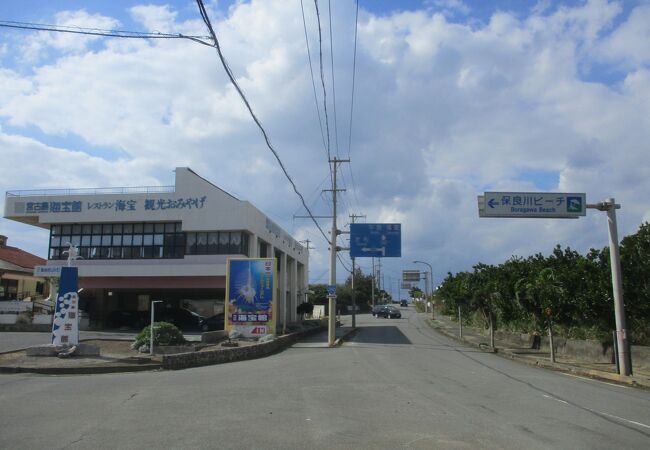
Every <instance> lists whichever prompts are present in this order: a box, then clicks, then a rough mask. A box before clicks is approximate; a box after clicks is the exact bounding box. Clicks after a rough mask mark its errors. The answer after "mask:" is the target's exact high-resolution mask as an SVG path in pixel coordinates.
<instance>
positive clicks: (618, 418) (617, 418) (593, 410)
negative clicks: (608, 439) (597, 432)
mask: <svg viewBox="0 0 650 450" xmlns="http://www.w3.org/2000/svg"><path fill="white" fill-rule="evenodd" d="M542 396H543V397H545V398H548V399H551V400H555V401H558V402H560V403H564V404H566V405H569V402H567V401H564V400H560V399H559V398H556V397H553V396H551V395H546V394H542ZM582 408H584V409H586V410H587V411H590V412H592V413H594V414H599V415H602V416H607V417H611V418H612V419H616V420H620V421H622V422H627V423H631V424H633V425H636V426H639V427H643V428H648V429H650V425H646V424H645V423H641V422H637V421H635V420H630V419H626V418H624V417H619V416H615V415H614V414H609V413H606V412H603V411H598V410H597V409H591V408H587V407H586V406H582Z"/></svg>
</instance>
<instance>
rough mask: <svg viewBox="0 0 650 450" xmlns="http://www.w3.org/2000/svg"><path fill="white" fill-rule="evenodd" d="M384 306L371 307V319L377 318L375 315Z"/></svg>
mask: <svg viewBox="0 0 650 450" xmlns="http://www.w3.org/2000/svg"><path fill="white" fill-rule="evenodd" d="M384 306H385V305H376V306H373V307H372V315H373V317H377V313H378V312H379V311H381V309H382V308H383V307H384Z"/></svg>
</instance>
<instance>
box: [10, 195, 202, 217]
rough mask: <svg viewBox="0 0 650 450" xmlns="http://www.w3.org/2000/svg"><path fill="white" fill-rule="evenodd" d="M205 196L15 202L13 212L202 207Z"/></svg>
mask: <svg viewBox="0 0 650 450" xmlns="http://www.w3.org/2000/svg"><path fill="white" fill-rule="evenodd" d="M206 200H207V196H205V195H204V196H202V197H187V198H185V197H181V198H147V199H145V200H144V201H140V200H135V199H132V198H123V199H117V200H112V201H100V202H81V201H71V202H70V201H64V202H61V201H48V202H25V203H23V202H16V203H15V205H14V210H15V211H14V212H15V213H19V214H22V213H33V214H44V213H80V212H84V211H92V210H107V211H115V212H129V211H161V210H167V209H185V210H190V209H203V207H204V206H205V204H206Z"/></svg>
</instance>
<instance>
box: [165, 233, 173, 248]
mask: <svg viewBox="0 0 650 450" xmlns="http://www.w3.org/2000/svg"><path fill="white" fill-rule="evenodd" d="M163 245H164V246H165V247H173V246H174V234H171V233H168V234H165V238H164V243H163Z"/></svg>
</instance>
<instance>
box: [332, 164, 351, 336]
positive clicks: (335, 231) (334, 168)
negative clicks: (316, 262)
mask: <svg viewBox="0 0 650 450" xmlns="http://www.w3.org/2000/svg"><path fill="white" fill-rule="evenodd" d="M344 162H350V160H349V159H337V158H336V157H334V159H330V163H331V164H332V189H331V191H332V232H331V234H330V279H329V281H330V282H329V284H330V286H334V287H336V252H337V251H338V247H337V245H336V238H337V237H338V235H339V234H340V232H339V230H338V229H337V228H336V193H337V192H338V191H345V189H337V188H336V174H337V165H338V164H340V163H344ZM327 297H328V300H329V301H328V307H329V320H328V323H327V343H328V345H329V346H330V347H333V346H334V341H335V340H336V294H335V293H334V294H329V295H328V296H327Z"/></svg>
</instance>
